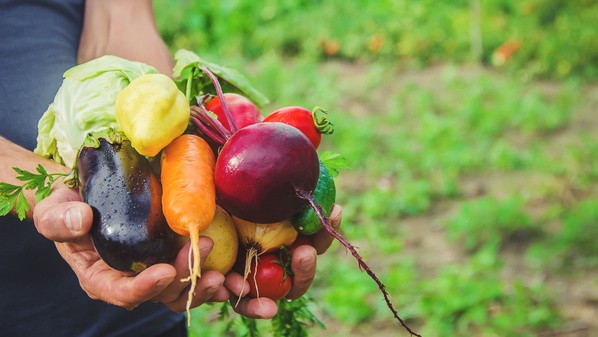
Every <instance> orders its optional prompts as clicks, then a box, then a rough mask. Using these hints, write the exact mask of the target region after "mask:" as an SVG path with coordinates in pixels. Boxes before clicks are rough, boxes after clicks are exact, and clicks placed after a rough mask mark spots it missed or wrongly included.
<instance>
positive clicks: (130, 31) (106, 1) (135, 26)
mask: <svg viewBox="0 0 598 337" xmlns="http://www.w3.org/2000/svg"><path fill="white" fill-rule="evenodd" d="M107 54H110V55H115V56H119V57H122V58H126V59H129V60H131V61H139V62H144V63H147V64H149V65H152V66H154V67H156V68H157V69H158V71H160V72H161V73H163V74H166V75H171V74H172V66H173V60H172V55H171V54H170V51H169V50H168V47H167V46H166V44H165V43H164V41H163V40H162V38H161V37H160V34H159V32H158V28H157V27H156V23H155V20H154V12H153V8H152V1H151V0H87V1H86V3H85V18H84V24H83V32H82V35H81V42H80V46H79V52H78V61H79V62H80V63H81V62H85V61H89V60H91V59H94V58H97V57H100V56H103V55H107Z"/></svg>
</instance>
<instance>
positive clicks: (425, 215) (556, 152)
mask: <svg viewBox="0 0 598 337" xmlns="http://www.w3.org/2000/svg"><path fill="white" fill-rule="evenodd" d="M168 3H173V4H176V5H178V6H179V7H172V8H177V10H173V9H172V8H171V7H169V8H168V9H167V8H166V7H165V6H166V4H167V2H166V0H161V1H157V2H156V6H158V7H159V8H160V9H161V10H160V11H159V12H158V13H159V14H160V15H159V17H158V19H159V24H160V27H161V32H162V33H163V35H164V36H165V37H166V38H167V40H168V42H169V44H170V45H171V48H173V50H175V49H177V48H180V47H186V48H190V49H192V50H195V51H196V52H198V53H199V54H200V55H202V56H204V57H205V58H207V59H209V60H212V61H215V62H217V63H220V64H224V65H228V66H231V67H233V68H237V69H239V70H241V71H242V72H243V73H245V74H246V75H247V76H248V78H249V79H250V80H251V82H252V83H253V84H254V85H255V86H256V87H257V88H258V89H259V90H261V91H262V92H264V93H265V94H266V95H267V96H269V97H270V98H271V100H272V102H271V103H270V104H269V105H267V106H265V107H262V112H263V114H268V113H269V111H273V110H274V109H276V108H278V107H282V106H285V105H302V106H305V107H308V108H312V107H314V106H316V105H318V106H322V107H324V108H327V109H328V111H329V115H330V118H331V120H332V121H333V123H334V124H335V133H334V134H333V135H331V136H326V137H325V138H324V140H323V145H322V147H323V150H330V151H334V152H338V153H341V154H342V155H343V156H344V157H345V158H346V159H347V161H348V163H349V168H348V169H346V170H344V171H343V172H341V174H340V176H339V177H338V178H337V190H338V200H337V201H338V203H340V204H342V205H343V227H342V231H343V234H344V235H345V236H346V237H347V238H348V239H349V240H350V241H351V242H353V243H354V244H355V245H356V246H358V247H359V248H360V251H361V252H362V253H363V254H364V256H365V257H366V259H367V261H368V262H369V263H370V264H371V265H372V267H373V268H374V270H375V271H376V273H377V274H378V275H379V277H380V278H381V279H382V280H383V281H384V282H385V283H386V284H387V286H388V291H389V293H390V294H391V296H392V298H393V301H394V302H395V304H396V306H397V308H398V310H399V313H400V314H401V315H402V317H404V318H406V319H407V320H408V321H409V322H410V323H411V324H412V325H414V326H415V327H417V328H418V329H417V330H418V331H421V332H423V333H424V334H425V335H427V336H457V335H458V336H535V335H537V334H539V333H541V332H544V331H551V330H556V331H558V329H560V328H562V327H565V326H567V324H568V323H571V322H575V321H576V319H577V318H576V317H570V316H568V315H567V313H566V312H564V311H563V309H562V307H561V306H560V303H561V302H562V299H561V298H559V296H558V295H556V294H557V292H556V291H555V290H554V289H553V288H551V284H550V283H549V284H544V283H543V282H542V280H541V279H538V277H536V276H530V275H537V274H543V275H550V278H551V279H557V280H561V281H562V282H569V283H567V284H570V285H571V286H572V287H575V284H576V283H575V282H576V279H575V276H576V275H583V274H585V275H586V277H592V278H596V277H597V276H598V275H597V274H596V271H595V268H596V267H597V261H598V259H597V258H596V256H598V247H596V245H595V244H594V240H593V238H594V237H595V235H593V233H594V232H595V231H596V230H595V227H596V226H595V224H596V222H597V221H598V215H597V213H596V209H598V201H597V200H598V194H597V190H596V188H595V186H596V183H597V182H598V162H597V161H596V158H598V141H597V139H596V136H595V135H596V134H598V133H597V132H596V131H597V130H596V128H598V124H596V123H594V124H592V122H591V121H592V120H593V118H594V117H593V115H592V113H591V111H593V110H592V109H594V110H595V106H596V104H598V103H597V102H596V99H595V98H592V97H593V96H592V95H591V92H592V91H591V89H592V88H593V87H594V86H595V85H594V84H592V83H590V82H588V78H592V76H595V74H596V70H595V66H596V62H590V61H589V60H592V59H594V58H595V55H594V52H595V50H596V49H595V48H594V47H593V46H594V45H595V44H594V43H593V42H591V41H589V40H588V36H590V35H591V34H592V32H593V31H594V30H595V29H596V28H595V25H588V22H590V21H591V20H593V18H595V15H596V13H597V11H596V8H597V6H596V5H595V4H594V2H593V1H588V0H586V1H575V2H567V3H566V4H565V3H563V2H557V1H548V0H535V1H527V2H514V1H487V2H484V7H483V12H482V16H483V20H482V28H483V32H484V37H485V40H484V54H483V58H484V60H485V62H486V63H488V62H490V61H489V60H490V58H491V56H492V52H493V51H494V49H495V48H496V47H497V46H498V45H500V43H502V42H504V40H505V39H507V38H509V37H515V38H520V39H531V40H532V41H542V43H539V44H529V45H527V46H525V47H523V48H522V49H521V50H520V51H519V52H518V53H517V54H516V56H514V59H512V60H511V61H510V62H509V63H508V64H507V65H505V66H503V67H502V69H500V70H499V71H497V70H496V69H489V68H488V67H480V66H479V65H471V64H469V63H467V64H462V63H460V62H463V61H466V60H469V59H470V52H471V50H470V45H469V43H470V41H469V33H470V28H471V27H470V25H469V18H470V17H469V2H468V1H457V2H455V3H450V4H449V3H442V4H439V3H437V2H430V1H415V2H413V1H411V2H404V1H376V2H365V1H356V2H341V1H331V2H327V3H325V4H324V3H320V2H317V1H309V0H304V1H283V2H275V1H266V2H262V3H260V5H259V6H258V5H256V4H253V3H249V2H246V1H240V0H239V1H223V2H215V1H204V2H192V1H182V0H180V1H170V2H168ZM580 8H582V9H583V12H582V14H581V15H579V16H577V15H573V14H577V13H579V12H578V10H579V9H580ZM208 9H209V10H208ZM356 11H357V12H358V13H360V14H362V15H354V14H353V13H356ZM389 13H410V15H408V16H407V15H405V16H401V15H399V16H397V15H394V16H392V20H391V19H390V17H389ZM346 17H351V18H353V19H354V20H352V26H350V27H346V26H343V25H342V24H341V22H340V21H339V18H343V20H344V18H346ZM283 19H284V20H283ZM591 22H593V21H591ZM306 23H308V24H306ZM291 26H292V27H296V28H297V29H289V27H291ZM256 27H259V29H258V28H256ZM432 27H436V28H432ZM573 32H575V34H573ZM306 37H309V38H306ZM376 39H378V40H376ZM380 39H381V40H382V41H383V43H382V45H381V46H379V47H376V46H377V45H376V41H379V40H380ZM583 41H585V42H586V44H585V45H584V46H583V47H579V46H577V45H576V44H577V43H578V42H583ZM335 43H336V44H335ZM335 46H336V47H338V49H337V50H336V52H334V53H333V52H332V51H334V48H336V47H335ZM438 63H440V64H438ZM537 75H541V76H543V77H548V78H552V79H558V80H551V81H546V80H544V79H538V78H537V77H535V76H537ZM592 107H593V108H592ZM589 121H590V122H589ZM514 257H515V258H514ZM318 263H319V267H318V276H317V277H316V280H315V281H314V284H313V286H312V288H311V290H310V294H311V295H312V296H313V297H314V298H315V299H316V304H315V307H314V311H315V312H316V313H318V315H319V316H320V318H322V319H323V321H324V322H325V323H326V325H327V326H328V328H327V329H326V330H320V329H318V328H314V329H313V330H312V334H313V335H314V336H345V335H354V336H361V335H363V336H381V337H382V336H387V335H396V334H397V331H399V333H402V331H400V330H399V327H398V325H397V324H395V323H394V322H392V318H391V315H390V313H389V312H388V311H387V309H386V308H385V306H384V303H383V301H382V300H381V295H380V293H379V292H378V290H377V289H376V287H375V285H374V284H373V282H371V280H369V279H368V278H367V276H366V275H365V274H364V273H360V272H359V270H358V269H357V266H356V264H355V261H354V260H353V259H352V257H351V256H350V255H348V254H347V253H346V252H344V250H342V249H340V247H339V245H335V246H333V248H332V249H331V250H330V251H329V252H328V253H327V254H326V255H324V256H321V257H320V258H319V260H318ZM571 275H573V276H571ZM562 296H563V297H565V296H568V295H567V294H566V293H565V294H564V295H562ZM217 312H218V306H215V307H214V306H201V307H200V308H197V309H194V310H193V317H194V322H193V325H192V328H191V336H213V335H225V336H242V335H244V334H246V333H247V331H245V330H243V329H242V328H241V327H237V328H235V329H233V330H234V331H233V332H228V333H225V332H224V331H225V330H226V329H225V328H226V326H225V324H224V323H222V322H218V319H217V318H216V316H215V315H216V313H217ZM585 323H586V324H590V323H591V322H585ZM258 324H259V326H260V327H263V329H264V331H268V323H267V322H262V321H260V322H259V323H258ZM266 335H267V334H266Z"/></svg>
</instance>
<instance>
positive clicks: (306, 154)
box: [192, 68, 421, 337]
mask: <svg viewBox="0 0 598 337" xmlns="http://www.w3.org/2000/svg"><path fill="white" fill-rule="evenodd" d="M203 71H204V72H205V73H206V74H207V75H208V76H209V77H210V78H211V79H212V81H213V82H215V83H214V86H215V87H216V90H217V91H218V90H219V88H220V86H219V85H218V84H217V82H218V81H217V79H216V78H215V76H214V75H213V74H211V72H210V71H209V70H208V69H205V68H204V69H203ZM220 95H222V93H221V91H220V92H219V96H220ZM222 102H223V106H224V112H225V113H226V114H227V115H228V117H227V118H228V119H229V120H233V118H232V116H230V111H229V109H228V108H227V107H226V101H224V100H222ZM192 115H193V113H192ZM192 120H193V122H195V123H196V124H197V126H198V128H199V129H200V130H202V131H203V133H204V134H206V135H209V134H214V135H215V136H216V138H217V141H218V142H220V143H221V144H223V147H222V149H221V151H220V154H219V156H218V159H217V160H216V166H215V173H214V180H215V185H216V198H217V202H218V204H219V205H221V206H222V207H224V208H225V209H226V210H227V211H229V212H230V213H231V214H232V215H233V216H235V217H238V218H241V219H243V220H246V221H249V222H258V223H274V222H279V221H282V220H284V219H288V218H290V217H292V216H293V215H294V214H295V213H297V212H298V211H299V210H301V208H302V207H303V206H305V205H306V204H309V205H310V206H311V207H312V209H313V210H314V212H315V213H316V215H317V217H318V219H319V220H320V222H321V223H322V226H323V227H324V228H325V229H326V231H328V232H329V233H330V235H332V236H333V237H334V238H335V239H337V240H338V241H339V242H340V243H342V244H343V245H344V246H345V247H346V248H347V249H348V250H349V251H350V252H351V254H352V255H353V256H354V257H355V259H356V260H357V262H358V264H359V267H360V269H362V270H365V271H366V272H367V274H368V275H369V276H370V277H371V278H372V279H373V280H374V281H375V282H376V284H377V285H378V287H379V288H380V291H381V292H382V294H383V295H384V300H385V301H386V304H387V306H388V307H389V309H390V310H391V312H392V313H393V315H394V317H395V318H396V319H397V320H398V321H399V322H400V323H401V325H402V326H403V327H404V328H405V329H406V330H407V331H408V332H409V333H410V334H411V335H415V336H420V335H418V334H416V333H415V332H414V331H413V330H411V328H409V326H407V324H406V323H405V322H404V321H403V320H402V319H401V318H400V317H399V315H398V313H397V311H396V309H395V308H394V306H393V305H392V303H391V301H390V296H389V294H388V292H387V291H386V289H385V286H384V284H383V283H382V282H381V281H380V279H379V278H378V277H377V276H376V274H375V273H374V272H373V271H372V270H371V269H370V268H369V266H368V265H367V264H366V263H365V261H364V260H363V258H362V257H361V256H360V255H359V253H358V252H357V250H356V249H355V247H354V246H353V245H352V244H350V243H349V242H348V241H347V240H346V239H345V238H343V237H342V236H341V235H340V234H339V233H338V232H337V231H336V230H335V229H334V228H332V226H330V224H329V222H328V220H327V219H326V217H325V215H324V212H323V210H322V208H321V207H320V205H318V204H317V202H316V201H315V200H314V198H313V196H312V193H313V191H314V189H315V187H316V184H317V181H318V175H319V161H318V155H317V152H316V149H315V147H314V146H313V145H312V143H311V142H310V141H309V139H308V138H307V137H306V136H305V135H304V134H303V133H302V132H301V131H299V130H298V129H296V128H295V127H292V126H289V125H287V124H284V123H280V122H271V123H257V124H253V125H250V126H246V127H244V128H242V129H238V130H236V131H233V133H232V135H230V132H229V131H228V130H227V129H226V128H224V127H223V126H222V124H221V123H220V122H218V121H216V120H215V118H214V117H212V116H210V114H209V113H207V111H206V110H205V108H203V109H202V108H199V109H197V110H196V117H195V118H193V119H192ZM202 121H205V122H202ZM206 131H207V132H206ZM237 230H238V227H237ZM247 262H248V261H246V263H247ZM420 337H421V336H420Z"/></svg>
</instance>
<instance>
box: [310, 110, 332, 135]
mask: <svg viewBox="0 0 598 337" xmlns="http://www.w3.org/2000/svg"><path fill="white" fill-rule="evenodd" d="M327 114H328V112H326V110H324V109H322V108H321V107H319V106H317V107H315V108H314V109H313V110H312V112H311V116H312V117H313V119H314V124H315V125H316V129H317V130H318V132H320V133H323V134H325V135H329V134H332V133H333V132H334V125H333V124H332V123H331V122H330V121H329V120H328V118H327V117H326V115H327Z"/></svg>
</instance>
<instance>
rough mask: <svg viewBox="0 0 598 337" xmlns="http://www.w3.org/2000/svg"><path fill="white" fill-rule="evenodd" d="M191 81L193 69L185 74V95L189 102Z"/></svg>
mask: <svg viewBox="0 0 598 337" xmlns="http://www.w3.org/2000/svg"><path fill="white" fill-rule="evenodd" d="M192 83H193V71H190V72H189V76H187V86H186V88H185V97H187V102H191V97H189V96H191V84H192Z"/></svg>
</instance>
